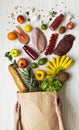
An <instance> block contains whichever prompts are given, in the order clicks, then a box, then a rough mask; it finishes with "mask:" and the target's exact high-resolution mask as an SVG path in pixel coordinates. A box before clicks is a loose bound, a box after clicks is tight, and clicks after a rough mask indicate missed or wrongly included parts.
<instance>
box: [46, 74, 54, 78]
mask: <svg viewBox="0 0 79 130" xmlns="http://www.w3.org/2000/svg"><path fill="white" fill-rule="evenodd" d="M55 76H56V75H55V74H47V75H46V78H54V77H55Z"/></svg>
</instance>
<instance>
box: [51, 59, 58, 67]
mask: <svg viewBox="0 0 79 130" xmlns="http://www.w3.org/2000/svg"><path fill="white" fill-rule="evenodd" d="M52 64H53V66H54V67H55V68H57V66H56V58H54V57H53V58H52Z"/></svg>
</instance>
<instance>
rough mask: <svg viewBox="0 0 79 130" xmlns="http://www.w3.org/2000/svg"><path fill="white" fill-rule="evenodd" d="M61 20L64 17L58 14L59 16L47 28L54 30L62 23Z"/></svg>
mask: <svg viewBox="0 0 79 130" xmlns="http://www.w3.org/2000/svg"><path fill="white" fill-rule="evenodd" d="M63 19H64V15H63V14H60V15H59V16H57V17H56V18H55V20H54V21H53V22H52V24H51V25H50V27H49V28H50V29H51V30H56V29H57V28H58V26H59V25H60V24H61V22H62V21H63Z"/></svg>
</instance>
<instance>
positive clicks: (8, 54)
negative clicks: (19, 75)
mask: <svg viewBox="0 0 79 130" xmlns="http://www.w3.org/2000/svg"><path fill="white" fill-rule="evenodd" d="M5 57H7V58H8V59H9V61H11V62H12V65H13V66H14V67H15V68H18V65H17V63H16V60H14V59H13V58H12V56H11V55H10V52H6V53H5Z"/></svg>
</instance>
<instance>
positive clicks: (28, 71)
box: [19, 66, 41, 92]
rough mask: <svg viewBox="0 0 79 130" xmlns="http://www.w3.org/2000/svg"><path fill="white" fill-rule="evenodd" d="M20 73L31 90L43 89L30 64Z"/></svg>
mask: <svg viewBox="0 0 79 130" xmlns="http://www.w3.org/2000/svg"><path fill="white" fill-rule="evenodd" d="M19 74H20V76H21V78H22V80H23V82H24V84H26V86H27V87H28V91H29V92H37V91H41V89H40V88H39V81H37V80H36V78H35V75H34V72H33V70H32V68H31V67H30V66H28V67H27V68H25V69H22V70H19Z"/></svg>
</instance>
